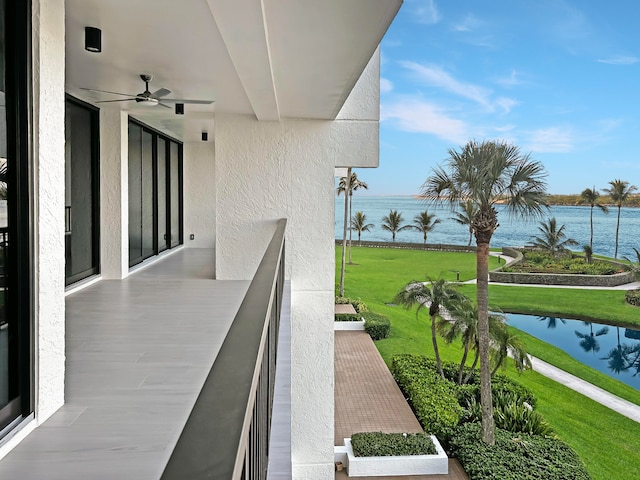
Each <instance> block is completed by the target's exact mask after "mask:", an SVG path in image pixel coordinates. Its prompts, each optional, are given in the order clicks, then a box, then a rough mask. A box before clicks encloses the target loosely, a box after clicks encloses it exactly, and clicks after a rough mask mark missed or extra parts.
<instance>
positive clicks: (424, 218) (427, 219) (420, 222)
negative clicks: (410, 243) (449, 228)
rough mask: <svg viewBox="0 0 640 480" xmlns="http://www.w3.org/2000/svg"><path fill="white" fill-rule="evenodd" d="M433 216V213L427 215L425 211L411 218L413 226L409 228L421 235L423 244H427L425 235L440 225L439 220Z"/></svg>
mask: <svg viewBox="0 0 640 480" xmlns="http://www.w3.org/2000/svg"><path fill="white" fill-rule="evenodd" d="M435 216H436V215H435V213H429V212H427V211H426V210H425V211H423V212H420V213H419V214H418V215H416V216H415V217H414V218H413V225H411V228H413V229H415V230H418V231H419V232H421V233H422V239H423V241H424V243H427V233H429V232H430V231H431V230H433V228H434V227H435V226H436V225H437V224H438V223H440V219H438V218H435Z"/></svg>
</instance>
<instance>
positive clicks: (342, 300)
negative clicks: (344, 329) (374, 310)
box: [335, 297, 369, 313]
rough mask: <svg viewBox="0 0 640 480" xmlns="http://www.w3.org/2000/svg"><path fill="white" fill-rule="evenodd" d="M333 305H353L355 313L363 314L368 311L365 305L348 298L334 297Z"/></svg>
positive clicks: (357, 300)
mask: <svg viewBox="0 0 640 480" xmlns="http://www.w3.org/2000/svg"><path fill="white" fill-rule="evenodd" d="M335 303H336V305H347V304H349V303H350V304H351V305H353V308H354V309H355V311H356V312H357V313H364V312H368V311H369V309H368V308H367V305H366V304H365V303H364V302H363V301H362V300H360V299H359V298H356V299H353V298H349V297H336V302H335Z"/></svg>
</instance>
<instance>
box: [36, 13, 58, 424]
mask: <svg viewBox="0 0 640 480" xmlns="http://www.w3.org/2000/svg"><path fill="white" fill-rule="evenodd" d="M32 5H33V12H32V26H33V29H32V42H33V43H32V49H33V65H34V68H33V69H32V78H33V170H32V172H33V178H32V181H33V182H32V184H33V189H34V193H35V195H34V205H33V208H34V222H33V229H34V278H33V289H34V291H33V297H34V316H35V332H34V334H35V336H34V339H35V345H34V348H35V372H34V378H35V396H36V398H35V409H36V411H35V413H36V418H37V420H38V422H43V421H44V420H46V419H47V418H48V417H49V416H51V414H53V413H54V412H55V411H56V410H57V409H58V408H59V407H60V406H62V404H63V403H64V359H65V353H64V349H65V337H64V334H65V318H64V277H65V253H64V252H65V250H64V245H65V243H64V185H65V179H64V171H65V162H64V158H65V155H64V143H65V136H64V128H65V120H64V116H65V90H64V89H65V87H64V85H65V63H64V62H65V50H64V30H65V27H64V0H33V2H32Z"/></svg>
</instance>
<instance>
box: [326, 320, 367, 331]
mask: <svg viewBox="0 0 640 480" xmlns="http://www.w3.org/2000/svg"><path fill="white" fill-rule="evenodd" d="M333 329H334V330H364V320H358V321H355V322H333Z"/></svg>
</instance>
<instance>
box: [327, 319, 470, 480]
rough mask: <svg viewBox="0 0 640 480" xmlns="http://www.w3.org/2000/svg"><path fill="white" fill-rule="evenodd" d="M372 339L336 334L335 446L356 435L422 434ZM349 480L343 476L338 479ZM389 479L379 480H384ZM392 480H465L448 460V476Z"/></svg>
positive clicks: (353, 333)
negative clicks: (378, 433) (370, 433)
mask: <svg viewBox="0 0 640 480" xmlns="http://www.w3.org/2000/svg"><path fill="white" fill-rule="evenodd" d="M421 431H422V427H420V423H418V420H417V419H416V417H415V415H414V414H413V412H412V411H411V408H410V407H409V405H408V404H407V402H406V400H405V399H404V396H403V395H402V392H401V391H400V389H399V388H398V385H397V384H396V382H395V380H394V379H393V376H392V375H391V373H390V372H389V369H388V368H387V366H386V364H385V363H384V360H382V357H381V356H380V354H379V353H378V349H377V348H376V346H375V345H374V343H373V341H372V340H371V337H369V335H368V334H367V333H365V332H358V331H337V332H335V445H343V444H344V440H343V439H345V438H349V437H351V434H352V433H357V432H386V433H394V432H407V433H415V432H421ZM346 478H348V477H347V475H346V474H345V473H344V472H337V473H336V480H337V479H346ZM386 478H387V477H384V478H383V477H376V479H377V480H385V479H386ZM389 478H392V479H393V480H401V479H403V478H406V479H411V480H444V479H448V480H466V479H468V477H467V475H466V474H465V473H464V471H463V470H462V468H461V467H460V465H459V463H458V462H457V461H455V460H449V474H448V475H428V476H422V475H420V476H412V477H389Z"/></svg>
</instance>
